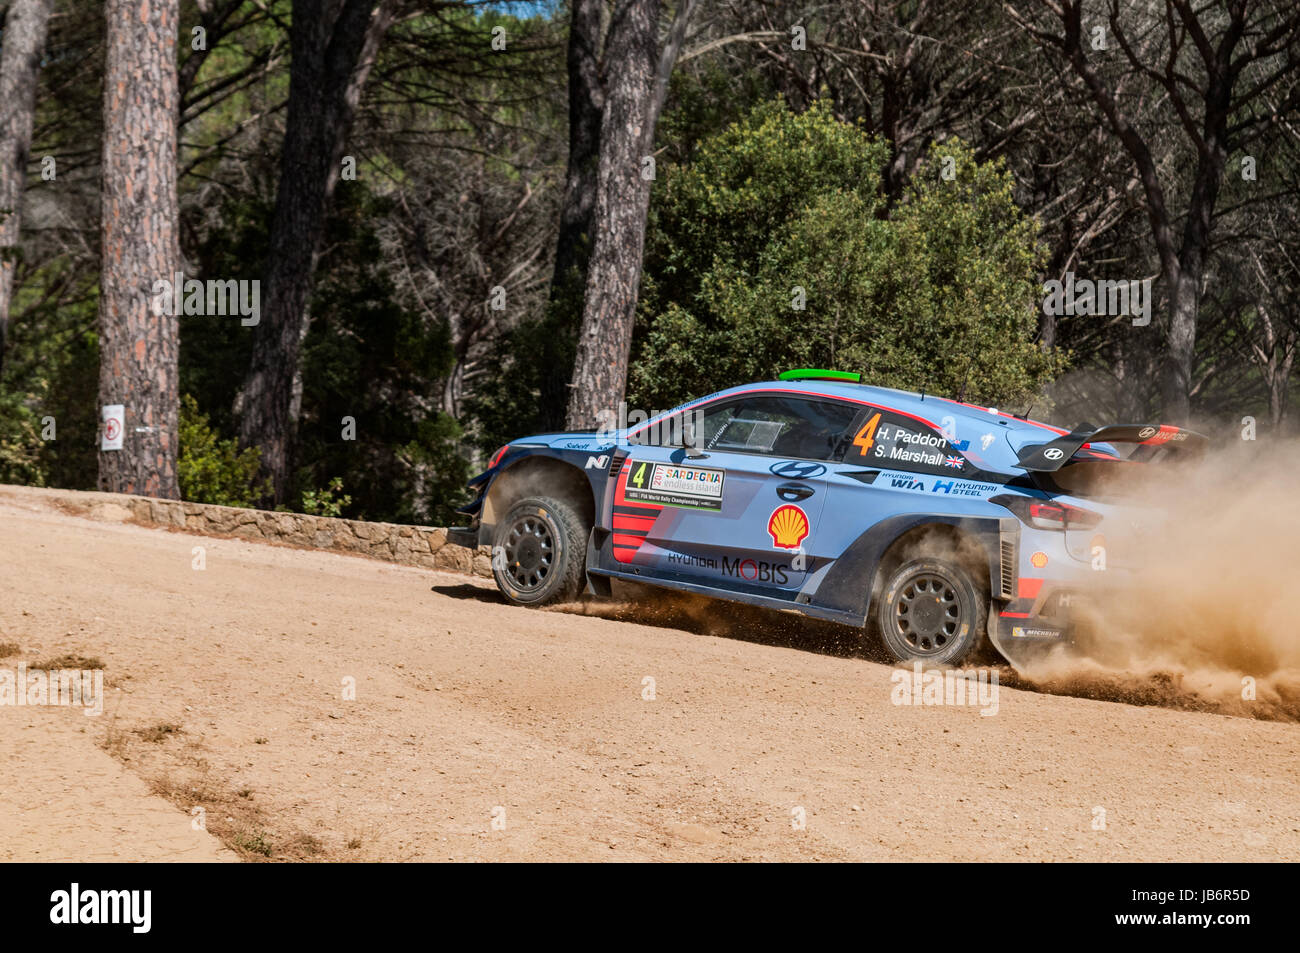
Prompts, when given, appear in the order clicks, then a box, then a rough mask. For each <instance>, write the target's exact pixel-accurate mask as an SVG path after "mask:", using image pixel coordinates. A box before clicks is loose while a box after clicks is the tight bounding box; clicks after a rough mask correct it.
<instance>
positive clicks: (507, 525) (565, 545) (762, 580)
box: [451, 369, 1208, 666]
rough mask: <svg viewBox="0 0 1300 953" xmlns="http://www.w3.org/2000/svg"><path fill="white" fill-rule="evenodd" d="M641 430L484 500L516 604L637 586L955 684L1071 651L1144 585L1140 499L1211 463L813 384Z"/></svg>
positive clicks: (958, 405) (888, 393) (539, 452)
mask: <svg viewBox="0 0 1300 953" xmlns="http://www.w3.org/2000/svg"><path fill="white" fill-rule="evenodd" d="M629 416H630V418H631V419H630V420H628V421H619V424H622V425H621V426H614V427H610V428H607V429H606V430H605V431H603V432H592V433H561V434H547V435H544V436H535V437H526V438H523V439H520V440H517V441H512V442H511V443H509V444H508V445H506V446H504V447H502V448H501V449H500V450H498V451H497V452H496V453H495V454H493V456H492V457H491V459H490V460H489V463H488V468H487V470H486V471H485V472H483V473H481V474H479V475H478V476H476V477H474V479H473V480H471V481H470V484H469V485H470V488H471V490H472V491H473V492H474V499H473V501H472V502H471V503H470V504H468V505H467V506H466V507H464V508H463V509H462V510H461V512H463V513H465V514H467V515H469V516H470V517H471V520H472V522H471V525H470V526H469V527H464V528H458V529H456V530H453V531H452V536H451V538H452V539H453V540H454V541H457V542H461V543H464V544H468V545H486V546H490V547H491V548H492V568H493V574H494V576H495V578H496V582H497V585H498V587H499V588H500V590H501V592H502V593H503V594H504V596H505V597H506V599H508V600H509V601H510V602H512V603H516V604H519V605H526V606H537V605H542V604H544V603H551V602H558V601H564V600H570V599H573V598H575V597H577V596H578V595H580V594H581V593H583V592H586V593H588V594H594V595H610V594H611V581H612V580H628V581H633V582H637V583H647V584H650V585H654V586H661V587H664V588H668V589H676V590H681V591H684V592H690V593H698V594H701V595H705V596H713V597H716V598H718V599H727V600H734V601H738V602H745V603H750V604H752V605H756V606H763V607H767V608H772V609H784V610H792V611H795V612H801V613H804V614H806V615H809V616H814V617H817V618H822V619H829V620H833V621H835V622H840V623H845V624H847V625H851V626H857V627H860V628H863V629H865V630H872V629H874V630H875V631H876V632H877V633H878V634H879V637H880V638H881V639H882V640H883V643H884V645H885V647H886V648H887V649H888V651H889V652H890V653H891V654H892V655H893V656H894V657H895V658H897V659H899V660H901V661H906V662H911V661H915V660H919V661H921V662H922V663H924V664H930V665H940V666H942V665H957V664H959V663H961V662H962V661H963V660H965V659H967V658H969V657H972V654H973V653H976V652H977V650H979V649H980V648H981V646H982V645H983V644H984V641H985V637H987V640H988V642H989V643H991V645H992V646H993V647H994V648H996V649H997V650H998V651H999V652H1000V653H1001V654H1002V655H1003V656H1005V657H1006V658H1008V659H1010V660H1012V661H1013V662H1014V661H1016V660H1017V658H1021V657H1023V655H1024V651H1023V650H1024V649H1026V648H1027V647H1030V646H1035V647H1045V646H1052V645H1057V644H1061V643H1068V642H1069V641H1070V639H1071V638H1072V635H1073V624H1072V614H1073V611H1072V610H1074V609H1075V608H1076V606H1077V602H1078V600H1080V599H1081V598H1086V596H1087V594H1088V593H1091V592H1095V591H1096V590H1097V588H1098V585H1097V584H1098V583H1099V582H1100V581H1101V580H1103V579H1104V580H1105V581H1106V582H1113V581H1115V580H1116V579H1117V578H1122V577H1124V576H1125V575H1126V574H1129V573H1130V572H1131V570H1132V569H1133V568H1134V567H1133V566H1132V565H1130V561H1131V559H1132V558H1133V557H1132V550H1131V548H1130V547H1129V541H1130V540H1131V539H1132V537H1133V535H1134V534H1140V533H1142V532H1146V531H1149V530H1150V526H1149V520H1150V518H1151V513H1150V510H1149V507H1142V506H1139V505H1137V504H1136V503H1135V501H1134V499H1133V497H1132V495H1131V494H1130V493H1128V492H1126V491H1130V490H1132V489H1133V488H1135V487H1139V486H1141V485H1142V483H1143V481H1144V479H1145V478H1146V477H1147V475H1148V474H1151V473H1152V472H1153V468H1152V465H1153V464H1155V463H1157V462H1161V461H1164V460H1171V461H1179V460H1182V461H1187V460H1194V459H1196V458H1197V457H1198V456H1200V454H1201V453H1202V452H1203V451H1204V449H1205V448H1206V446H1207V445H1208V440H1207V438H1205V437H1204V436H1202V435H1200V434H1197V433H1193V432H1191V431H1188V430H1184V429H1181V428H1178V427H1172V426H1167V425H1161V424H1122V425H1113V426H1103V427H1097V426H1094V425H1092V424H1080V425H1079V426H1077V427H1075V428H1074V429H1073V430H1070V431H1065V430H1061V429H1060V428H1057V427H1052V426H1049V425H1047V424H1044V423H1039V422H1037V421H1034V420H1029V419H1025V418H1022V417H1018V416H1016V415H1014V414H1011V413H1006V412H1004V411H1000V410H998V409H996V408H992V407H978V406H974V405H971V404H967V403H963V402H961V401H956V400H950V399H947V398H942V397H937V396H935V395H932V394H923V393H912V392H907V391H899V390H892V389H887V388H882V387H873V386H868V385H865V384H863V383H861V380H860V376H859V375H857V374H852V373H846V372H837V371H825V370H818V369H803V370H797V371H787V372H786V373H784V374H781V375H780V379H779V380H775V381H765V382H762V383H755V384H746V385H743V386H740V387H733V388H731V389H729V390H724V391H719V392H718V393H715V394H710V395H709V396H707V397H702V398H700V399H698V400H695V401H692V402H690V403H687V404H683V405H681V406H679V407H676V408H673V409H672V410H669V411H665V412H663V413H657V414H654V415H637V414H633V415H629ZM1116 445H1122V446H1125V447H1126V449H1127V450H1128V451H1129V452H1128V453H1127V454H1123V455H1122V454H1121V453H1120V452H1119V451H1118V450H1117V449H1116ZM1157 469H1158V468H1157Z"/></svg>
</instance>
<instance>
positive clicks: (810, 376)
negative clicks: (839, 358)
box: [778, 367, 862, 384]
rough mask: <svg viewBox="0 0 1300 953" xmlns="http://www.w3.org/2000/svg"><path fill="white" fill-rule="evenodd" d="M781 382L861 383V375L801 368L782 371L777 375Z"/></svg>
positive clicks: (818, 368) (817, 368) (851, 372)
mask: <svg viewBox="0 0 1300 953" xmlns="http://www.w3.org/2000/svg"><path fill="white" fill-rule="evenodd" d="M778 379H779V380H783V381H849V382H851V383H854V384H860V383H862V375H861V374H857V373H854V372H853V371H828V370H824V369H823V368H820V367H801V368H798V369H797V370H793V371H782V372H781V373H780V374H779V375H778Z"/></svg>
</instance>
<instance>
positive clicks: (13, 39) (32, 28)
mask: <svg viewBox="0 0 1300 953" xmlns="http://www.w3.org/2000/svg"><path fill="white" fill-rule="evenodd" d="M53 5H54V0H14V2H13V3H11V4H10V5H9V14H8V16H6V17H5V26H4V50H3V52H0V370H3V368H4V358H5V344H6V342H7V341H8V338H9V305H10V302H11V300H12V298H13V288H14V261H13V257H12V256H13V255H14V252H15V250H16V249H17V248H18V237H19V232H20V231H21V229H22V218H23V187H24V186H25V185H26V183H27V151H28V150H29V149H30V148H31V144H32V117H33V115H34V113H35V111H36V80H37V78H38V76H39V75H40V70H41V55H42V53H43V52H44V50H45V31H46V27H47V26H48V25H49V20H50V8H51V7H52V6H53Z"/></svg>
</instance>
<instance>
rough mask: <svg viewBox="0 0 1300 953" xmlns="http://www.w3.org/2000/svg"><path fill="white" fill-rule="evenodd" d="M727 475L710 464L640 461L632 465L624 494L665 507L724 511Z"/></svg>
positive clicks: (630, 497)
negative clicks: (724, 491) (685, 464)
mask: <svg viewBox="0 0 1300 953" xmlns="http://www.w3.org/2000/svg"><path fill="white" fill-rule="evenodd" d="M725 477H726V474H725V473H724V471H722V470H715V469H712V468H710V467H688V466H682V465H680V464H676V463H654V464H651V463H646V462H643V461H638V462H634V463H633V464H632V465H631V470H630V471H629V473H628V478H627V487H626V488H625V490H624V494H623V495H624V496H625V497H626V498H627V499H629V500H640V501H642V502H645V503H660V504H662V505H664V506H681V507H686V508H688V509H696V510H720V509H722V489H723V484H724V483H725Z"/></svg>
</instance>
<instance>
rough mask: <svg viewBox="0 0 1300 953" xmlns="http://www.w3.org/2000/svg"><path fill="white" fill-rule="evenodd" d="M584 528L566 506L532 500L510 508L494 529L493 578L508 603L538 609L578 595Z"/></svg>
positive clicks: (582, 575) (544, 499)
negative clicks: (537, 607)
mask: <svg viewBox="0 0 1300 953" xmlns="http://www.w3.org/2000/svg"><path fill="white" fill-rule="evenodd" d="M588 532H589V528H588V527H587V525H586V524H585V523H584V522H583V520H582V517H580V516H579V515H578V514H577V513H576V512H575V511H574V509H573V507H572V506H570V505H569V504H568V503H566V502H564V501H562V500H557V499H553V498H551V497H547V496H534V497H528V498H527V499H523V500H520V501H519V502H517V503H515V504H514V505H513V506H512V507H510V510H509V511H508V512H507V513H506V515H505V519H503V520H501V522H500V523H498V524H497V528H496V534H495V538H494V539H493V542H492V575H493V576H494V577H495V578H496V581H497V588H498V589H500V590H501V592H502V594H503V595H504V596H505V597H506V598H507V599H509V600H510V601H511V602H514V603H518V604H519V605H525V606H540V605H544V604H546V603H548V602H565V601H567V600H570V599H573V598H575V597H576V596H577V595H578V593H579V592H581V591H582V584H583V579H584V578H585V566H586V556H587V534H588Z"/></svg>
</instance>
